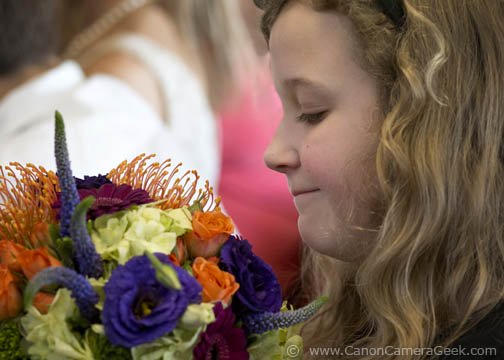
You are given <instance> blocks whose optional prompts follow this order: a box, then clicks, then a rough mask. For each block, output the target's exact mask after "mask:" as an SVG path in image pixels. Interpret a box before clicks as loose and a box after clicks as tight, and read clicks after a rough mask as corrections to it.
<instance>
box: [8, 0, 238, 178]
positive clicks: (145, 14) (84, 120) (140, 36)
mask: <svg viewBox="0 0 504 360" xmlns="http://www.w3.org/2000/svg"><path fill="white" fill-rule="evenodd" d="M48 4H51V5H48ZM48 6H49V8H50V9H49V8H48ZM51 6H52V7H51ZM41 8H43V9H44V11H45V13H44V16H45V18H43V19H41V17H42V16H41V15H40V12H41ZM2 13H3V14H2V16H3V17H4V18H5V19H2V20H5V21H2V24H3V25H2V26H3V27H5V28H9V30H8V31H6V32H4V34H3V35H2V36H3V37H4V40H3V41H2V43H3V44H4V50H3V51H6V52H8V51H9V49H8V48H9V46H11V44H12V43H13V42H16V41H17V40H16V37H15V34H19V35H18V37H19V36H24V37H25V38H26V42H27V43H29V42H30V41H31V42H34V41H35V40H34V39H35V38H39V37H43V36H46V35H47V37H49V36H53V37H54V38H55V40H53V41H55V42H57V37H58V36H60V35H62V34H63V35H64V36H62V38H63V41H65V40H66V41H68V39H73V40H71V41H70V43H69V44H68V49H67V50H68V51H67V52H66V55H67V56H66V58H69V60H66V61H62V62H58V61H57V60H55V61H54V63H53V66H52V68H51V69H50V71H48V72H44V70H48V69H47V67H46V68H45V69H44V70H41V72H40V73H39V76H36V77H33V78H30V79H28V80H29V81H28V82H26V81H25V80H26V78H25V77H23V78H22V77H19V76H18V73H19V72H18V70H16V71H14V73H13V72H12V71H10V72H8V73H9V78H11V77H14V78H16V79H17V80H18V81H17V83H16V86H14V85H10V86H9V87H5V89H6V90H5V91H4V93H5V96H4V97H3V99H2V102H1V103H0V115H1V117H2V119H5V121H7V122H9V123H11V124H16V128H15V129H12V131H8V132H7V131H6V132H4V134H3V135H5V137H4V138H5V140H6V142H7V143H3V145H2V155H1V156H2V158H1V159H0V160H3V159H5V161H2V162H3V163H5V162H6V161H11V160H12V161H20V162H27V161H30V162H34V163H40V164H42V165H44V166H47V167H50V168H51V167H54V166H53V160H52V154H51V153H52V146H49V145H47V146H46V145H44V144H45V143H48V144H49V143H50V142H52V137H53V136H52V126H53V121H52V117H53V112H54V110H55V109H58V110H60V112H61V113H62V114H63V116H64V117H65V118H66V119H67V128H68V129H67V132H68V133H69V134H68V135H69V143H70V152H71V154H72V158H73V159H74V160H73V163H74V168H75V171H76V173H77V174H82V173H86V172H88V173H89V170H91V168H92V169H94V171H97V170H98V171H102V172H104V171H107V170H109V169H110V168H111V167H113V166H114V165H116V164H118V163H119V162H120V161H122V160H123V159H125V158H132V157H133V156H135V155H137V154H138V153H141V152H146V153H157V155H158V158H159V159H165V158H172V159H173V161H174V162H179V161H181V162H183V163H184V165H185V168H186V169H196V170H198V172H199V173H200V175H201V177H202V178H204V179H208V180H210V183H211V184H217V183H218V174H219V171H220V152H219V142H218V129H217V122H216V120H215V116H214V113H215V109H216V108H217V107H218V106H219V103H220V101H221V99H222V98H223V97H224V96H225V94H226V93H227V92H230V91H232V90H231V88H232V86H233V83H234V80H235V74H236V73H237V70H236V69H237V66H236V65H235V64H236V63H237V62H238V59H239V58H240V49H247V44H246V41H241V40H242V39H244V40H247V39H248V38H247V37H246V36H243V38H241V37H240V34H239V33H238V32H237V31H230V29H231V28H233V29H235V28H239V27H236V26H233V23H234V21H237V20H239V19H240V18H239V8H238V5H237V4H235V2H233V1H230V0H220V1H210V2H201V1H198V0H187V1H168V0H166V1H162V0H160V1H149V0H126V1H124V0H123V1H117V0H106V1H98V0H94V1H73V0H72V1H70V0H60V1H53V2H51V1H49V2H44V5H41V4H37V2H33V1H27V0H21V1H11V0H7V1H5V2H4V3H2ZM12 18H23V20H22V21H18V22H15V21H13V20H12ZM66 19H70V20H72V22H73V23H72V24H68V22H67V20H66ZM79 19H80V20H79ZM35 22H42V23H43V25H44V27H45V28H52V33H51V34H49V32H44V31H35V32H32V34H31V35H30V34H28V32H27V31H26V30H25V29H27V28H28V27H27V26H23V25H20V23H25V24H28V25H29V26H32V23H35ZM61 22H62V28H61V30H62V33H57V32H55V31H54V28H58V26H57V24H58V23H61ZM77 30H79V31H78V33H77V34H76V33H75V32H76V31H77ZM5 33H7V34H5ZM8 34H11V36H10V37H9V35H8ZM74 35H75V36H74ZM47 40H48V39H45V40H44V41H47ZM26 47H27V48H30V47H32V46H31V45H30V44H27V45H26ZM51 51H52V52H53V54H54V47H53V48H52V49H51ZM245 51H246V50H244V52H245ZM21 53H23V51H22V52H21ZM242 54H243V53H242ZM243 57H245V56H243ZM37 66H39V63H37ZM17 68H18V69H21V68H23V69H24V64H21V63H20V64H19V66H17ZM19 71H23V72H24V71H25V70H19ZM11 84H12V82H11ZM21 84H22V85H21ZM26 104H30V106H29V108H28V109H27V107H26ZM19 117H22V118H27V119H26V120H25V121H22V122H20V121H18V120H17V118H19ZM9 119H16V121H15V122H14V121H12V120H9ZM21 123H22V124H21ZM9 130H10V129H9ZM73 138H75V140H74V139H73ZM35 144H36V148H37V150H36V151H34V149H33V148H34V146H35ZM104 154H106V156H104ZM98 158H100V159H99V160H98Z"/></svg>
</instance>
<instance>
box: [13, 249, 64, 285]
mask: <svg viewBox="0 0 504 360" xmlns="http://www.w3.org/2000/svg"><path fill="white" fill-rule="evenodd" d="M18 260H19V264H20V265H21V270H23V273H24V274H25V275H26V277H27V278H28V279H31V278H32V277H33V276H35V274H36V273H38V272H39V271H41V270H44V269H45V268H48V267H52V266H61V263H60V262H59V261H58V260H57V259H55V258H54V257H52V256H51V255H49V252H48V251H47V249H46V248H42V247H41V248H38V249H35V250H24V251H22V252H21V253H20V254H19V257H18Z"/></svg>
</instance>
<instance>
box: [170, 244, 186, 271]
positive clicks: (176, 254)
mask: <svg viewBox="0 0 504 360" xmlns="http://www.w3.org/2000/svg"><path fill="white" fill-rule="evenodd" d="M168 257H169V258H170V260H171V261H172V262H173V263H174V264H175V265H177V266H182V265H184V262H185V261H186V250H185V244H184V240H182V238H177V244H176V245H175V248H174V249H173V251H172V252H171V254H170V255H168Z"/></svg>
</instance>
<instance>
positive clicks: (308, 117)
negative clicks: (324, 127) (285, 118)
mask: <svg viewBox="0 0 504 360" xmlns="http://www.w3.org/2000/svg"><path fill="white" fill-rule="evenodd" d="M327 113H328V112H327V111H321V112H318V113H312V114H301V115H299V116H297V117H296V119H297V120H298V121H299V122H302V123H306V124H308V125H316V124H318V123H320V122H321V121H322V120H324V118H325V117H326V115H327Z"/></svg>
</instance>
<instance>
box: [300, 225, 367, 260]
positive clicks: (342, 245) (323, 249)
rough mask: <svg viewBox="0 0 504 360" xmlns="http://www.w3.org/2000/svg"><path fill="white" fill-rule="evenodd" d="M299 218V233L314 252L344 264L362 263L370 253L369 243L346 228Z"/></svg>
mask: <svg viewBox="0 0 504 360" xmlns="http://www.w3.org/2000/svg"><path fill="white" fill-rule="evenodd" d="M309 220H310V219H307V218H306V217H303V216H300V217H299V218H298V228H299V233H300V235H301V238H302V240H303V242H304V243H305V244H306V245H307V246H309V247H310V248H311V249H313V250H314V251H316V252H318V253H320V254H323V255H326V256H329V257H332V258H334V259H336V260H340V261H343V262H351V263H354V262H360V261H362V259H363V258H364V257H365V256H366V254H367V253H368V252H369V250H370V249H369V241H368V240H364V239H362V237H359V236H358V235H361V236H362V234H361V233H359V234H356V233H352V231H350V230H349V229H347V227H346V226H338V225H337V222H334V223H335V224H336V225H334V226H331V227H329V226H327V224H328V223H325V224H321V223H318V224H317V222H313V221H309Z"/></svg>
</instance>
